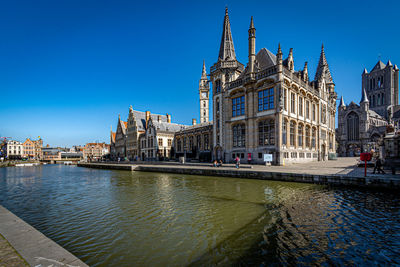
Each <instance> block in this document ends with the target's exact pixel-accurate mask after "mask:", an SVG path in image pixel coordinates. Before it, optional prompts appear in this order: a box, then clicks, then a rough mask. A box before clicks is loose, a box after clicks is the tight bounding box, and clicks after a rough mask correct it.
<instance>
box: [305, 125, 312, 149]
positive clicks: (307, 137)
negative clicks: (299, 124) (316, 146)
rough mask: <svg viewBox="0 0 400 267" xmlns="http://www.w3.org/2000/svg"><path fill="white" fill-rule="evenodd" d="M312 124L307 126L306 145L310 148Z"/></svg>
mask: <svg viewBox="0 0 400 267" xmlns="http://www.w3.org/2000/svg"><path fill="white" fill-rule="evenodd" d="M310 135H311V133H310V126H308V125H307V126H306V147H308V148H310V147H311V143H310V137H311V136H310Z"/></svg>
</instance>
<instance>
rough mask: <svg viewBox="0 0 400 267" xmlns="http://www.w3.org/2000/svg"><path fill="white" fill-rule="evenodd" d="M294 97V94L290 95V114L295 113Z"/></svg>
mask: <svg viewBox="0 0 400 267" xmlns="http://www.w3.org/2000/svg"><path fill="white" fill-rule="evenodd" d="M295 108H296V95H295V94H294V93H290V112H292V113H296V110H295Z"/></svg>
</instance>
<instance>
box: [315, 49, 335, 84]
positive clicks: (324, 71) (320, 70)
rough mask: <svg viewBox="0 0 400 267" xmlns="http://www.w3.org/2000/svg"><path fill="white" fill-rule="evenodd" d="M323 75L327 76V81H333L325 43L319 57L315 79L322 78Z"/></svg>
mask: <svg viewBox="0 0 400 267" xmlns="http://www.w3.org/2000/svg"><path fill="white" fill-rule="evenodd" d="M322 77H325V80H326V82H328V83H333V79H332V75H331V72H330V71H329V66H328V61H327V60H326V57H325V51H324V44H322V47H321V55H320V57H319V62H318V67H317V71H316V73H315V78H314V80H315V81H318V80H320V79H321V78H322Z"/></svg>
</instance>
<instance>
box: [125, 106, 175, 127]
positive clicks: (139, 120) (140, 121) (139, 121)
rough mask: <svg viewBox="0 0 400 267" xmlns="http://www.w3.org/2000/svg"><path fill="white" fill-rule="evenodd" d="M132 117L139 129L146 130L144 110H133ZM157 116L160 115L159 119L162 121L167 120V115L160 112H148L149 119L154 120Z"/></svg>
mask: <svg viewBox="0 0 400 267" xmlns="http://www.w3.org/2000/svg"><path fill="white" fill-rule="evenodd" d="M132 112H133V117H134V118H135V120H136V126H137V128H138V130H139V131H144V130H146V112H144V111H138V110H133V111H132ZM158 116H160V120H161V121H162V122H167V116H166V115H160V114H150V117H151V119H152V120H153V122H154V121H157V120H158Z"/></svg>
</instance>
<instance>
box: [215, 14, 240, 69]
mask: <svg viewBox="0 0 400 267" xmlns="http://www.w3.org/2000/svg"><path fill="white" fill-rule="evenodd" d="M220 60H236V54H235V48H234V46H233V39H232V33H231V23H230V22H229V15H228V8H227V7H226V8H225V18H224V25H223V28H222V38H221V45H220V47H219V55H218V61H220Z"/></svg>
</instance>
